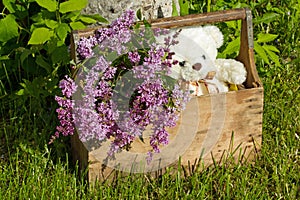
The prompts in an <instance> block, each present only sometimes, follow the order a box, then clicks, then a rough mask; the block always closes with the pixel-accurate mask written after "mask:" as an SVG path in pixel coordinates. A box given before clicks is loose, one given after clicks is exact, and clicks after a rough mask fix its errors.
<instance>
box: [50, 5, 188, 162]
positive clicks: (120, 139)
mask: <svg viewBox="0 0 300 200" xmlns="http://www.w3.org/2000/svg"><path fill="white" fill-rule="evenodd" d="M166 32H167V31H166V30H161V29H152V28H151V26H150V24H149V23H148V22H147V21H144V24H139V23H136V22H135V21H134V12H133V11H131V10H129V11H127V12H125V13H124V14H123V15H122V16H121V17H120V18H118V19H116V20H115V21H113V22H112V23H111V24H110V25H109V26H108V27H104V28H101V29H99V30H97V31H95V34H94V35H93V36H89V37H87V38H86V37H82V38H81V39H80V40H79V41H78V43H77V49H76V51H77V55H78V58H79V60H80V63H79V64H78V65H77V66H75V69H74V73H73V76H72V77H73V78H70V77H69V76H66V77H65V78H64V79H63V80H61V81H60V84H59V87H60V88H61V90H62V96H56V98H55V99H56V101H57V102H58V104H59V106H60V107H59V108H58V109H57V113H58V118H59V120H60V125H59V126H57V131H56V133H55V135H54V136H53V139H55V138H57V137H59V135H60V134H62V135H64V136H68V135H73V134H74V133H75V130H76V132H77V133H78V136H79V139H80V140H81V141H82V142H83V143H84V142H88V141H91V140H93V141H95V140H96V141H98V142H100V143H101V142H103V141H107V140H109V141H111V145H110V149H109V152H107V153H108V157H110V158H113V157H114V155H115V153H117V152H119V151H121V150H123V149H126V150H128V149H129V148H130V145H131V143H132V142H133V141H134V140H135V139H141V140H143V132H144V131H145V130H146V129H147V128H148V129H149V127H150V128H151V135H150V138H149V139H150V145H151V147H152V150H151V151H149V152H148V158H149V160H148V161H150V160H151V158H152V156H153V153H159V152H160V145H167V144H168V141H169V139H168V136H169V133H168V132H167V128H168V127H174V126H175V125H176V121H177V120H178V117H179V114H180V112H181V111H182V110H183V109H184V108H185V104H186V103H187V101H188V100H189V92H188V91H184V90H182V89H181V88H180V87H179V85H178V84H177V82H176V80H174V79H172V78H171V77H170V76H168V75H169V74H170V71H171V67H172V64H174V62H176V61H174V60H173V59H172V56H173V55H174V53H173V52H170V50H169V47H170V45H174V44H176V43H177V41H176V34H175V35H174V36H173V37H170V36H168V37H166V38H165V40H164V44H163V45H161V44H158V43H157V42H156V40H155V37H156V36H161V35H164V34H166Z"/></svg>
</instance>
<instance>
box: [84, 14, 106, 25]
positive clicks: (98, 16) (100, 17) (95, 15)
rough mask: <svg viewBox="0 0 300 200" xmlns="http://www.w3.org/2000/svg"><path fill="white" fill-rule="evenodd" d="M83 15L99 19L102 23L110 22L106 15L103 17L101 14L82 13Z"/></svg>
mask: <svg viewBox="0 0 300 200" xmlns="http://www.w3.org/2000/svg"><path fill="white" fill-rule="evenodd" d="M82 16H85V17H90V18H92V19H95V20H97V21H98V22H100V23H106V24H107V23H108V21H107V19H105V18H104V17H102V16H101V15H99V14H93V15H82Z"/></svg>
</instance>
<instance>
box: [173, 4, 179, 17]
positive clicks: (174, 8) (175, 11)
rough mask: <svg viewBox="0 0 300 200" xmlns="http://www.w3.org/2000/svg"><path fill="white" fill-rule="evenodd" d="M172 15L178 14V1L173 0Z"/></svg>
mask: <svg viewBox="0 0 300 200" xmlns="http://www.w3.org/2000/svg"><path fill="white" fill-rule="evenodd" d="M172 16H173V17H175V16H178V10H177V8H176V3H175V2H174V1H172Z"/></svg>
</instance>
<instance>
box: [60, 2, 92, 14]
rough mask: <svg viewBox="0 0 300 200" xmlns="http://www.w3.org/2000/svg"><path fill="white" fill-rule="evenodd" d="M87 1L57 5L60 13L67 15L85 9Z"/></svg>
mask: <svg viewBox="0 0 300 200" xmlns="http://www.w3.org/2000/svg"><path fill="white" fill-rule="evenodd" d="M87 3H88V0H80V1H79V0H69V1H66V2H63V3H61V4H60V5H59V12H60V13H67V12H72V11H76V10H81V9H83V8H85V7H86V5H87Z"/></svg>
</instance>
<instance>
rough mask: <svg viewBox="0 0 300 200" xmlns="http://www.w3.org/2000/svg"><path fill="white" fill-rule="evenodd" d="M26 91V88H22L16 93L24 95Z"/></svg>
mask: <svg viewBox="0 0 300 200" xmlns="http://www.w3.org/2000/svg"><path fill="white" fill-rule="evenodd" d="M24 93H25V91H24V89H20V90H19V91H18V92H16V95H18V96H22V95H24Z"/></svg>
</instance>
